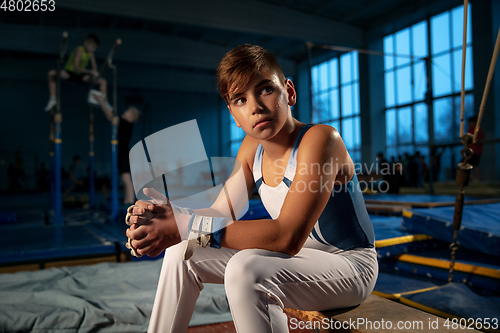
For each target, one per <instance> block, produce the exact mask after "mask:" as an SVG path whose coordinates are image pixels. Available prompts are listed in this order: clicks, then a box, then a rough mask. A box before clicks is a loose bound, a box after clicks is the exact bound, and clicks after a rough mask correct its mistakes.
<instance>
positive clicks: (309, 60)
mask: <svg viewBox="0 0 500 333" xmlns="http://www.w3.org/2000/svg"><path fill="white" fill-rule="evenodd" d="M306 47H307V64H308V67H309V122H310V123H312V122H313V89H314V87H313V81H312V47H313V44H312V43H311V42H307V43H306Z"/></svg>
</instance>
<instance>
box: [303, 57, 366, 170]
mask: <svg viewBox="0 0 500 333" xmlns="http://www.w3.org/2000/svg"><path fill="white" fill-rule="evenodd" d="M311 77H312V88H313V89H312V100H313V105H312V122H313V123H323V124H328V125H330V126H333V127H334V128H336V129H337V130H338V131H339V132H340V134H341V135H342V138H343V139H344V142H345V145H346V147H347V149H348V151H349V154H350V155H351V158H352V159H353V161H354V162H358V163H360V162H361V125H360V109H359V75H358V53H357V52H350V53H346V54H344V55H342V56H340V57H339V58H333V59H331V60H328V61H325V62H322V63H320V64H318V65H316V66H313V67H312V72H311Z"/></svg>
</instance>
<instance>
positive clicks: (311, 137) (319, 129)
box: [301, 124, 342, 145]
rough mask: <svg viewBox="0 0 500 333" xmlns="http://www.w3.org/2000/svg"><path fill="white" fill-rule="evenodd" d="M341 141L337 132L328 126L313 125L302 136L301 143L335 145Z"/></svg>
mask: <svg viewBox="0 0 500 333" xmlns="http://www.w3.org/2000/svg"><path fill="white" fill-rule="evenodd" d="M337 140H342V138H341V137H340V134H339V132H338V131H337V130H336V129H335V128H334V127H332V126H330V125H325V124H315V125H314V126H312V127H311V128H309V130H308V131H307V132H306V133H305V134H304V137H303V139H302V141H301V143H305V144H311V145H318V144H320V143H325V144H326V143H335V141H337Z"/></svg>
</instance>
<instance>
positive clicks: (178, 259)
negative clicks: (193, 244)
mask: <svg viewBox="0 0 500 333" xmlns="http://www.w3.org/2000/svg"><path fill="white" fill-rule="evenodd" d="M185 248H186V243H184V242H180V243H179V244H176V245H173V246H171V247H169V248H168V249H166V250H165V256H164V259H163V260H168V261H169V262H170V263H172V264H173V263H177V264H179V263H181V264H183V263H184V262H185V260H184V249H185Z"/></svg>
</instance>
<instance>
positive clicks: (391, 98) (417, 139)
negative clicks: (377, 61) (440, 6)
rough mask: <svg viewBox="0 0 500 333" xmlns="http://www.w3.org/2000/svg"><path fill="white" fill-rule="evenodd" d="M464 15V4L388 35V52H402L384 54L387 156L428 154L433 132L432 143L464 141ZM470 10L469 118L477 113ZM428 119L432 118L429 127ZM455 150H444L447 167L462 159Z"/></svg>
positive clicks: (466, 78)
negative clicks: (461, 135) (461, 137)
mask: <svg viewBox="0 0 500 333" xmlns="http://www.w3.org/2000/svg"><path fill="white" fill-rule="evenodd" d="M463 15H464V14H463V6H460V7H457V8H454V9H452V10H449V11H446V12H444V13H442V14H440V15H437V16H434V17H432V18H430V19H429V20H424V21H422V22H419V23H417V24H415V25H412V26H410V27H408V28H406V29H403V30H400V31H398V32H396V33H394V34H391V35H388V36H386V37H385V38H384V52H386V53H393V54H396V55H402V56H397V57H392V56H386V57H385V62H384V67H385V71H384V72H385V106H386V140H387V141H386V144H387V156H388V157H392V156H395V157H396V159H397V156H398V155H404V154H405V153H408V154H410V155H411V154H413V153H415V152H416V151H420V153H421V154H422V155H424V156H426V158H428V155H429V148H428V147H429V141H430V140H431V139H432V138H433V139H434V144H446V143H452V142H459V141H460V140H459V126H460V89H461V70H462V69H461V66H462V33H463ZM468 16H469V18H468V27H467V58H466V59H467V61H466V75H465V89H466V100H465V119H466V120H467V118H468V117H470V116H472V115H473V113H474V96H473V94H472V89H473V80H472V34H471V20H470V5H469V8H468ZM410 56H412V57H413V59H411V58H410ZM426 59H429V60H430V62H431V68H432V72H431V77H432V82H430V84H431V85H432V94H428V92H427V74H426ZM429 105H432V112H430V110H429ZM430 117H432V118H430ZM429 120H432V123H433V124H434V126H433V128H432V129H431V133H429V128H428V123H429ZM466 130H467V125H466ZM431 141H432V140H431ZM457 150H458V151H459V149H458V147H457V148H455V149H446V150H445V151H444V153H443V156H442V163H441V164H442V169H443V170H445V169H446V168H451V167H452V164H454V163H455V162H458V160H459V158H460V156H459V154H457ZM441 174H442V177H445V176H446V174H445V172H443V173H441Z"/></svg>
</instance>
